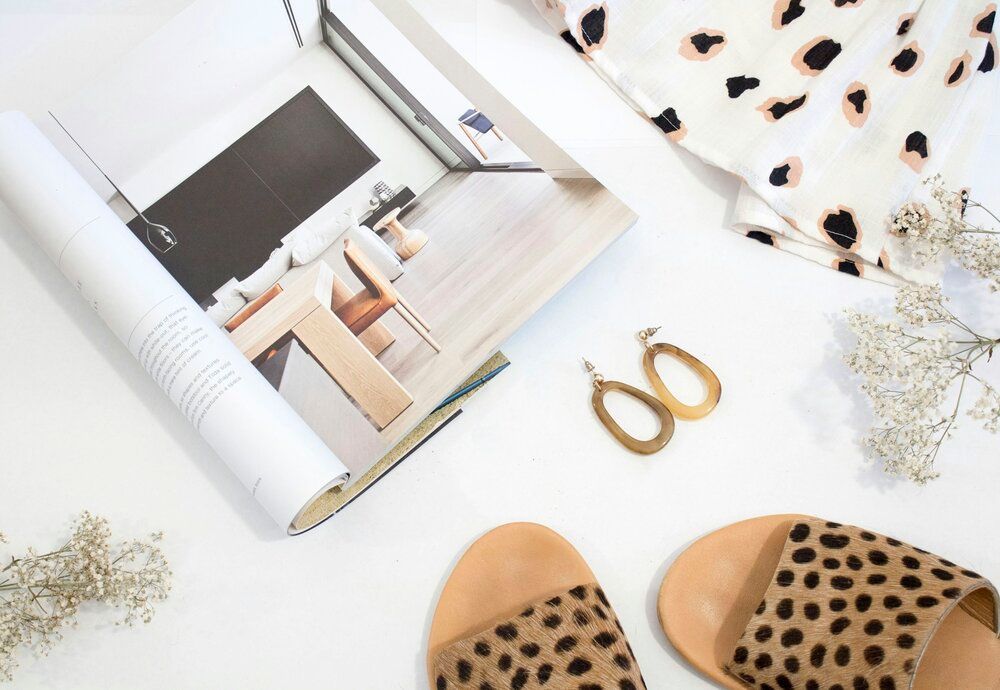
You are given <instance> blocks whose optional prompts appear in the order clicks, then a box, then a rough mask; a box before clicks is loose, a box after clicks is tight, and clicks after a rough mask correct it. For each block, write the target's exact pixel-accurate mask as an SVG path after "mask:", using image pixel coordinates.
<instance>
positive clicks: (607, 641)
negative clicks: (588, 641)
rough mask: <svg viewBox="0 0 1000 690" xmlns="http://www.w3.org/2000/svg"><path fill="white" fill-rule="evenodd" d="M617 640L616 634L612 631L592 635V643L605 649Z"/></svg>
mask: <svg viewBox="0 0 1000 690" xmlns="http://www.w3.org/2000/svg"><path fill="white" fill-rule="evenodd" d="M617 641H618V636H617V635H615V634H614V633H609V632H602V633H600V634H599V635H596V636H594V644H596V645H597V646H598V647H603V648H604V649H607V648H608V647H610V646H611V645H613V644H614V643H615V642H617Z"/></svg>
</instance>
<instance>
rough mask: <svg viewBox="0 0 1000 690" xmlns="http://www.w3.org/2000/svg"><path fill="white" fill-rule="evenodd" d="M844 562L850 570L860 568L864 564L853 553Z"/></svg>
mask: <svg viewBox="0 0 1000 690" xmlns="http://www.w3.org/2000/svg"><path fill="white" fill-rule="evenodd" d="M844 563H846V564H847V567H848V568H850V569H851V570H861V569H862V568H864V567H865V564H864V563H862V562H861V559H860V558H858V557H857V556H855V555H854V554H851V555H850V556H848V557H847V560H845V561H844Z"/></svg>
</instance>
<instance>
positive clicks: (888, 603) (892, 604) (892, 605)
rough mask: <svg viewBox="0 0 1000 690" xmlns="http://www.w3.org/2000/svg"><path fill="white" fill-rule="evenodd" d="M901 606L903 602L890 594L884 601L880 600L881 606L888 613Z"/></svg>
mask: <svg viewBox="0 0 1000 690" xmlns="http://www.w3.org/2000/svg"><path fill="white" fill-rule="evenodd" d="M902 605H903V600H902V599H900V598H899V597H897V596H896V595H894V594H890V595H889V596H887V597H886V598H885V599H883V600H882V606H884V607H886V608H887V609H889V610H890V611H891V610H893V609H898V608H899V607H900V606H902Z"/></svg>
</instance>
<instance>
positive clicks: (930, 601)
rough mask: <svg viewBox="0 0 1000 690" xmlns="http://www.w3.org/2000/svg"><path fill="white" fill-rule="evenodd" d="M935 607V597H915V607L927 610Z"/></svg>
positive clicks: (936, 601)
mask: <svg viewBox="0 0 1000 690" xmlns="http://www.w3.org/2000/svg"><path fill="white" fill-rule="evenodd" d="M937 605H938V600H937V598H936V597H928V596H924V597H917V606H919V607H920V608H922V609H929V608H931V607H932V606H937Z"/></svg>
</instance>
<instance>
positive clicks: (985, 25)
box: [976, 10, 997, 34]
mask: <svg viewBox="0 0 1000 690" xmlns="http://www.w3.org/2000/svg"><path fill="white" fill-rule="evenodd" d="M996 18H997V11H996V10H993V11H992V12H990V13H989V14H988V15H986V16H985V17H983V18H982V19H980V20H979V21H978V22H976V31H978V32H980V33H984V34H989V33H993V22H994V21H995V20H996Z"/></svg>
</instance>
